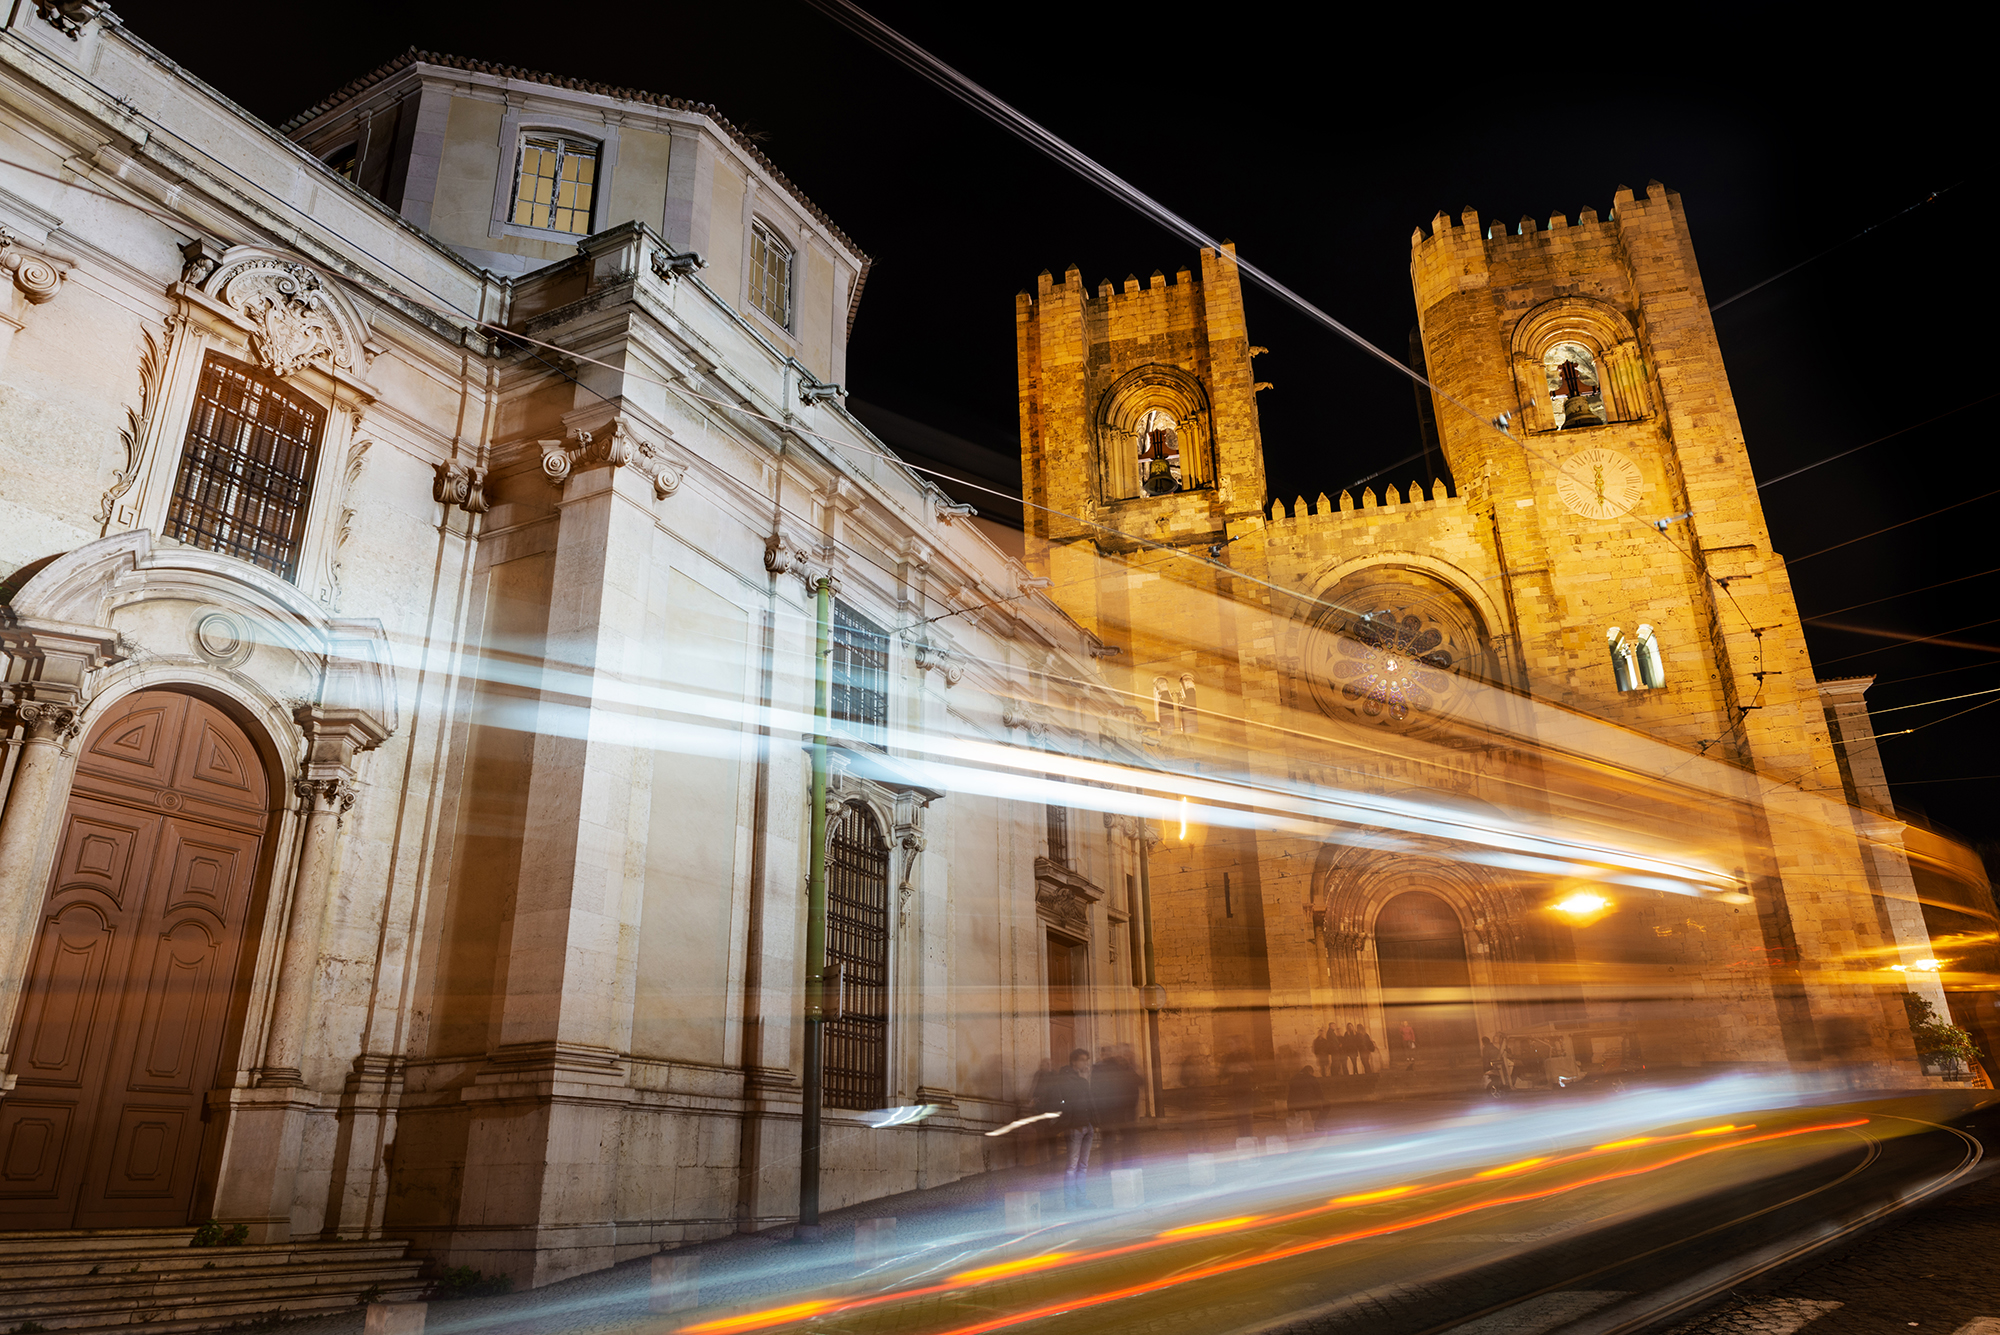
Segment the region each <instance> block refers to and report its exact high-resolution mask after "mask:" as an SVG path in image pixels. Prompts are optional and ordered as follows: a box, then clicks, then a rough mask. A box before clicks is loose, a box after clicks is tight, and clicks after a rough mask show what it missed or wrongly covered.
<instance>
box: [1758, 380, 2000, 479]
mask: <svg viewBox="0 0 2000 1335" xmlns="http://www.w3.org/2000/svg"><path fill="white" fill-rule="evenodd" d="M1988 399H2000V390H1996V391H1995V392H1994V393H1991V394H1986V395H1982V396H1981V397H1979V398H1976V399H1970V400H1968V401H1966V402H1964V403H1961V404H1959V405H1958V406H1957V407H1956V408H1947V409H1945V410H1944V411H1943V412H1941V413H1939V414H1938V415H1937V416H1935V417H1926V418H1925V419H1924V420H1923V421H1921V422H1912V423H1910V425H1908V426H1906V427H1898V428H1897V429H1896V430H1894V431H1891V432H1890V433H1889V434H1888V435H1886V436H1877V437H1875V439H1873V440H1869V441H1863V442H1862V443H1861V444H1859V445H1856V446H1854V447H1853V448H1852V449H1846V450H1842V451H1841V452H1840V453H1839V454H1829V455H1827V456H1826V458H1824V459H1821V460H1820V461H1819V462H1818V463H1810V464H1807V465H1806V466H1805V467H1804V468H1794V469H1793V470H1792V471H1791V472H1789V473H1780V474H1778V476H1776V477H1774V478H1772V479H1770V480H1769V481H1768V482H1759V483H1758V484H1757V490H1759V491H1762V490H1764V488H1766V487H1774V486H1776V485H1777V484H1778V483H1780V482H1783V481H1784V480H1785V479H1786V478H1793V477H1797V476H1798V475H1799V474H1800V473H1810V472H1812V470H1813V469H1815V468H1818V467H1819V466H1820V464H1830V463H1832V462H1833V461H1834V460H1836V459H1845V458H1846V457H1847V456H1848V455H1850V454H1859V453H1860V452H1861V451H1863V450H1865V449H1867V448H1868V447H1869V446H1870V445H1880V444H1881V443H1882V442H1883V441H1885V440H1894V439H1895V438H1896V437H1898V436H1901V435H1905V434H1907V433H1909V432H1911V431H1915V430H1916V429H1917V428H1918V427H1923V426H1929V425H1930V424H1931V423H1932V422H1939V421H1943V420H1944V419H1945V418H1947V417H1950V416H1951V415H1952V414H1953V413H1962V412H1964V411H1965V410H1966V409H1967V408H1976V407H1978V406H1979V405H1980V404H1982V403H1985V402H1986V401H1987V400H1988Z"/></svg>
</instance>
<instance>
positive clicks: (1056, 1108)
mask: <svg viewBox="0 0 2000 1335" xmlns="http://www.w3.org/2000/svg"><path fill="white" fill-rule="evenodd" d="M1049 1090H1050V1097H1051V1101H1052V1106H1051V1107H1050V1108H1049V1111H1050V1112H1059V1113H1061V1114H1062V1116H1061V1117H1060V1118H1058V1119H1057V1120H1056V1129H1057V1130H1058V1131H1060V1132H1061V1133H1062V1138H1063V1142H1064V1146H1065V1148H1066V1149H1067V1151H1068V1154H1067V1157H1066V1158H1065V1160H1064V1163H1063V1207H1064V1208H1065V1209H1070V1210H1076V1209H1082V1208H1084V1207H1087V1206H1088V1205H1089V1204H1090V1197H1089V1196H1087V1195H1086V1194H1085V1192H1084V1180H1085V1178H1086V1177H1088V1176H1089V1173H1090V1142H1091V1140H1092V1139H1093V1137H1094V1136H1095V1135H1096V1129H1097V1099H1096V1091H1095V1090H1094V1089H1092V1088H1091V1084H1090V1049H1089V1048H1077V1049H1075V1050H1073V1051H1072V1052H1071V1053H1070V1054H1069V1065H1067V1066H1065V1067H1063V1068H1062V1069H1061V1070H1060V1071H1057V1072H1056V1073H1055V1079H1053V1080H1052V1081H1050V1082H1049Z"/></svg>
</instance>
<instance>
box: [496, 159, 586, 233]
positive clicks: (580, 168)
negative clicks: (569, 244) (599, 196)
mask: <svg viewBox="0 0 2000 1335" xmlns="http://www.w3.org/2000/svg"><path fill="white" fill-rule="evenodd" d="M596 189H597V145H596V144H592V143H585V142H581V141H578V140H575V139H564V138H560V137H558V136H554V135H523V136H522V137H521V153H520V156H519V157H518V158H517V159H516V160H515V166H514V212H513V215H512V216H513V219H514V221H515V223H517V224H518V225H520V226H522V227H545V228H547V229H549V230H550V231H552V232H568V233H570V234H571V235H572V236H588V235H590V202H591V196H592V194H593V193H594V192H595V191H596Z"/></svg>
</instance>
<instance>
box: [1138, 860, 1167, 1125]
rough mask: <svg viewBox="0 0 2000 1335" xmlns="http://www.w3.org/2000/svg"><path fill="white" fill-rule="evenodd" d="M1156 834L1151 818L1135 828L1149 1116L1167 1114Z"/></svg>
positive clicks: (1163, 1115)
mask: <svg viewBox="0 0 2000 1335" xmlns="http://www.w3.org/2000/svg"><path fill="white" fill-rule="evenodd" d="M1159 837H1160V836H1159V834H1158V833H1157V832H1156V831H1155V830H1154V829H1153V823H1152V822H1151V821H1146V822H1144V823H1143V824H1142V825H1141V826H1140V827H1139V840H1138V842H1139V913H1140V917H1141V919H1142V928H1141V931H1142V934H1143V940H1144V941H1145V950H1146V955H1145V959H1146V1043H1147V1046H1148V1048H1149V1049H1150V1050H1151V1052H1152V1057H1153V1082H1152V1083H1153V1116H1154V1117H1156V1118H1158V1117H1165V1116H1166V1115H1167V1077H1166V1073H1165V1072H1164V1071H1162V1070H1161V1069H1160V1002H1161V988H1160V975H1159V973H1158V972H1157V971H1156V970H1155V969H1154V967H1153V876H1152V862H1153V857H1152V854H1153V845H1154V844H1155V843H1157V842H1159Z"/></svg>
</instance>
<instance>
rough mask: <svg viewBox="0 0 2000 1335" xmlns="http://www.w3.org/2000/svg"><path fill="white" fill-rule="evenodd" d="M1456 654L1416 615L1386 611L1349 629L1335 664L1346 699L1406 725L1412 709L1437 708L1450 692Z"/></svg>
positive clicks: (1372, 713) (1367, 711)
mask: <svg viewBox="0 0 2000 1335" xmlns="http://www.w3.org/2000/svg"><path fill="white" fill-rule="evenodd" d="M1450 668H1451V651H1450V650H1449V649H1446V648H1445V647H1444V636H1443V635H1441V634H1439V633H1438V631H1437V630H1436V629H1435V628H1433V627H1428V626H1425V625H1424V623H1423V620H1422V619H1421V618H1419V617H1416V616H1403V617H1400V618H1399V617H1398V616H1397V615H1396V614H1395V613H1394V612H1393V611H1390V610H1387V609H1384V610H1383V611H1380V612H1374V613H1371V614H1369V615H1368V616H1366V617H1363V618H1362V619H1361V620H1359V621H1357V622H1355V623H1353V624H1352V625H1351V626H1349V627H1348V633H1347V635H1343V636H1342V637H1341V638H1340V640H1339V643H1338V648H1337V652H1336V655H1335V658H1334V662H1333V675H1334V678H1335V679H1336V680H1337V681H1339V683H1340V696H1341V698H1342V699H1343V700H1346V701H1348V702H1349V703H1358V704H1359V705H1360V706H1361V712H1362V713H1363V714H1365V715H1367V716H1368V717H1369V718H1376V717H1378V716H1380V715H1381V714H1383V713H1384V712H1386V713H1387V714H1388V715H1389V717H1390V718H1392V719H1394V720H1395V721H1396V722H1398V723H1401V722H1402V721H1403V720H1404V719H1405V718H1408V717H1409V713H1410V711H1411V710H1412V709H1422V710H1430V709H1434V708H1436V706H1437V704H1438V701H1439V699H1440V698H1441V697H1442V696H1443V694H1444V693H1445V691H1446V690H1448V689H1449V688H1450V685H1451V678H1450V677H1448V676H1446V675H1445V673H1446V672H1447V671H1448V670H1449V669H1450Z"/></svg>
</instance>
